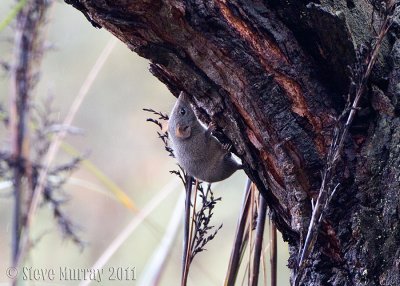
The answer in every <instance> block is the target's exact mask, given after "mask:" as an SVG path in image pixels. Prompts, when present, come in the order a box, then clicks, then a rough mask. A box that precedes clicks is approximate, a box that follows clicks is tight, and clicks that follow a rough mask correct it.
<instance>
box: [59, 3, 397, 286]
mask: <svg viewBox="0 0 400 286" xmlns="http://www.w3.org/2000/svg"><path fill="white" fill-rule="evenodd" d="M65 1H66V2H67V3H70V4H72V5H73V6H74V7H76V8H77V9H79V10H80V11H82V12H83V14H84V15H85V16H86V17H87V18H88V20H89V21H90V22H91V23H92V24H93V25H94V26H97V27H103V28H105V29H107V30H109V31H110V32H111V33H113V34H114V35H115V36H116V37H118V38H119V39H120V40H121V41H123V42H124V43H126V44H127V45H128V47H129V48H130V49H132V51H134V52H136V53H138V54H139V55H140V56H142V57H145V58H148V59H150V61H151V72H152V73H153V74H154V75H155V76H156V77H158V78H159V79H160V80H161V81H162V82H164V83H165V84H166V85H167V86H168V88H169V89H170V90H171V92H172V93H173V94H174V95H175V96H177V95H178V94H179V92H180V91H182V90H183V91H185V92H187V93H188V94H189V95H190V96H191V98H192V101H193V104H194V105H195V106H197V107H198V113H199V116H200V118H201V119H202V120H203V121H205V122H209V121H211V120H213V121H215V122H216V123H217V125H218V126H219V128H220V129H221V131H222V134H223V135H222V136H221V140H225V141H229V142H231V143H232V144H233V147H234V148H233V150H234V152H235V153H236V154H237V155H238V156H239V157H240V158H241V159H242V160H243V162H244V164H245V171H246V173H247V175H248V176H249V177H250V179H251V180H252V181H253V182H254V183H255V184H256V185H257V187H258V188H259V190H260V191H261V193H262V194H263V196H264V197H265V199H266V200H267V203H268V206H269V209H270V212H271V215H272V219H273V220H274V222H275V223H276V225H277V227H278V229H279V230H280V231H281V233H282V234H283V237H284V238H285V239H286V240H287V241H288V242H289V246H290V253H291V259H290V261H289V267H291V268H294V266H295V264H296V263H297V261H298V253H299V247H301V244H302V243H303V242H304V238H305V235H306V233H307V228H308V224H309V221H310V215H311V199H312V198H314V199H315V198H316V196H317V195H318V191H319V188H320V185H321V171H322V170H323V167H324V163H325V158H326V154H327V151H328V149H329V145H330V142H331V139H332V130H333V127H334V125H335V119H334V118H336V117H337V116H338V115H339V114H341V112H342V110H343V108H344V106H345V104H346V100H347V93H348V89H349V84H350V82H351V81H350V72H349V68H348V67H349V66H352V65H353V64H354V63H355V61H356V54H357V53H356V51H357V47H358V46H360V45H361V44H367V43H369V42H370V41H371V39H373V37H374V36H375V34H374V29H377V28H378V27H379V23H380V19H381V17H382V15H380V13H378V12H377V11H375V12H374V13H373V6H372V5H371V4H370V3H369V2H367V1H360V0H346V1H344V0H343V1H340V0H335V1H324V0H323V1H315V2H314V3H313V2H309V1H293V0H288V1H277V0H270V1H261V0H259V1H257V0H254V1H241V0H232V1H224V0H215V1H196V0H180V1H179V0H163V1H161V0H158V1H156V0H147V1H144V0H142V1H139V0H138V1H123V0H114V1H105V0H102V1H99V0H65ZM377 2H379V1H377ZM398 32H399V26H398V25H397V23H396V22H395V24H394V25H393V26H392V28H391V30H390V32H389V34H388V35H387V37H386V39H385V41H384V43H383V46H382V48H381V51H380V55H379V59H378V62H377V64H376V65H375V67H374V70H373V73H372V76H371V79H370V81H369V82H368V85H367V87H368V88H367V92H366V93H365V94H364V96H363V100H362V102H361V109H360V111H359V112H358V114H357V117H356V119H355V121H354V122H353V125H352V128H351V129H350V134H349V136H348V140H347V141H346V144H345V147H344V152H343V156H342V157H343V158H342V159H341V161H340V165H339V168H337V174H335V175H336V176H335V178H336V179H335V180H336V183H340V187H339V190H338V191H337V194H336V195H335V196H334V197H333V200H332V202H331V204H330V205H329V209H328V212H327V216H326V219H325V221H324V222H323V223H322V226H321V232H320V235H319V237H318V241H317V244H316V248H315V250H314V252H313V254H312V257H311V263H310V264H309V265H308V267H307V270H306V273H305V276H304V279H303V284H304V285H400V247H399V245H400V214H399V211H400V193H399V190H400V188H399V185H400V183H399V182H400V119H399V114H400V85H399V79H400V41H398V40H397V36H398Z"/></svg>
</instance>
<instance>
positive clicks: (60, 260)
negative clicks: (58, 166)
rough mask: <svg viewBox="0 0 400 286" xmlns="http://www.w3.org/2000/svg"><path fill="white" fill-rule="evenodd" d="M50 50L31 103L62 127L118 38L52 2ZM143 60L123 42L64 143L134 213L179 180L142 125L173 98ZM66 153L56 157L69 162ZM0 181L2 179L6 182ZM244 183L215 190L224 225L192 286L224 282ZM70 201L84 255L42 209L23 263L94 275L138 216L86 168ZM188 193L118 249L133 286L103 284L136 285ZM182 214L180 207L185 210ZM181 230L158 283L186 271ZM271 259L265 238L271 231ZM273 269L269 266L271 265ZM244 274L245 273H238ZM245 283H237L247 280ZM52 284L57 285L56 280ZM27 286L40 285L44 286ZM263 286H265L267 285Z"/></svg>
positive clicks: (4, 143) (1, 9)
mask: <svg viewBox="0 0 400 286" xmlns="http://www.w3.org/2000/svg"><path fill="white" fill-rule="evenodd" d="M14 5H15V1H11V0H2V1H0V21H1V20H2V19H3V18H4V17H6V15H7V14H8V13H9V12H10V10H11V9H12V7H14ZM13 27H14V25H13V23H11V24H10V25H9V26H8V27H7V28H6V29H5V30H3V31H2V32H1V33H0V60H1V61H4V62H10V61H11V59H12V48H13V34H14V33H13ZM47 30H48V35H47V43H48V44H47V46H48V47H51V48H50V49H49V50H48V51H46V53H45V55H44V58H43V64H42V67H41V69H40V70H41V74H40V81H39V83H38V85H37V87H36V88H35V91H34V102H35V104H41V103H43V102H45V101H47V100H48V99H49V97H53V107H54V108H55V110H57V112H56V115H57V117H58V118H59V120H60V121H62V120H63V119H64V117H65V116H66V114H67V111H68V109H69V107H70V105H71V103H72V102H73V100H74V98H75V97H76V95H77V94H78V91H79V89H80V88H81V85H82V84H83V83H84V81H85V78H86V77H87V75H88V73H89V71H90V70H91V69H92V67H93V65H94V64H95V62H96V60H97V58H98V57H99V55H100V54H101V52H102V50H103V49H104V47H105V46H106V45H107V43H109V41H110V39H111V38H112V35H111V34H109V33H108V32H107V31H105V30H103V29H100V30H99V29H95V28H93V27H92V26H91V25H90V24H89V22H88V21H87V20H86V19H85V17H84V16H83V15H82V14H81V13H80V12H78V11H77V10H75V9H73V8H72V6H70V5H66V4H65V3H64V2H62V1H56V2H55V3H54V5H53V7H52V8H51V12H50V18H49V21H48V24H47ZM148 67H149V63H148V61H147V60H145V59H142V58H140V57H138V56H137V55H136V54H135V53H133V52H131V51H130V50H129V49H128V48H127V47H126V46H125V45H124V44H122V43H120V42H118V43H117V44H116V46H115V47H114V48H113V50H112V52H111V54H110V56H109V58H108V59H107V61H106V63H105V65H104V67H103V68H102V69H101V70H100V72H99V74H98V76H97V78H96V80H95V82H94V83H93V85H92V87H91V88H90V90H89V92H88V94H87V96H86V98H85V100H84V102H83V103H82V106H81V107H80V109H79V111H78V113H77V114H76V117H75V119H74V121H73V126H75V127H78V128H81V129H82V130H83V134H82V135H77V136H68V138H67V139H66V141H67V143H69V144H70V145H72V146H73V147H74V148H75V149H76V150H78V151H79V152H80V153H82V154H88V159H89V160H90V162H91V163H93V164H94V166H95V167H96V168H97V169H99V170H101V172H103V173H104V176H106V177H107V178H108V179H110V180H111V181H112V182H113V183H114V184H116V185H117V186H119V188H120V189H122V190H123V191H124V192H125V193H126V194H127V195H128V196H129V198H130V199H131V200H132V201H133V202H134V203H135V205H136V206H137V208H138V209H142V208H143V207H145V206H146V204H147V203H148V202H149V201H151V200H152V199H153V198H155V197H157V196H160V194H159V193H160V191H161V190H163V188H164V189H165V186H168V185H171V181H176V177H175V176H173V175H171V174H170V173H169V170H173V169H176V165H175V162H174V160H173V159H172V158H171V157H168V154H167V153H166V152H165V151H164V147H163V144H162V142H161V141H160V140H159V139H158V138H157V134H156V131H158V129H157V127H156V126H155V125H153V124H151V123H148V122H146V118H148V117H150V116H151V114H149V113H146V112H144V111H142V109H143V108H153V109H155V110H157V111H162V112H164V113H169V111H170V110H171V108H172V106H173V104H174V101H175V98H174V97H173V96H172V95H171V94H170V93H169V92H168V90H167V89H166V87H165V86H163V85H162V84H161V83H160V82H159V81H158V80H157V79H156V78H155V77H153V76H152V75H151V74H150V72H149V71H148ZM0 103H1V104H2V105H3V106H5V107H6V109H7V108H8V107H7V105H8V103H9V78H8V75H7V72H6V71H4V70H2V71H1V72H0ZM0 128H1V129H0V136H1V137H0V139H1V140H0V143H1V148H2V149H3V150H4V149H9V139H8V136H9V134H8V132H7V130H6V129H5V128H4V126H1V127H0ZM68 157H69V155H68V154H66V153H65V152H63V151H60V152H59V160H60V161H62V159H63V158H68ZM0 179H1V178H0ZM245 182H246V176H245V174H244V172H243V171H241V172H237V173H236V174H234V175H233V176H232V177H231V178H229V179H227V180H225V181H223V182H221V183H219V184H218V185H217V186H215V187H214V188H213V190H214V193H215V196H217V197H222V201H221V202H219V203H218V204H217V205H216V207H215V210H214V212H215V215H214V217H213V224H214V225H220V224H221V223H223V228H222V229H221V230H220V232H219V233H218V235H217V236H216V237H215V238H214V239H213V240H212V241H211V242H210V243H209V244H208V245H207V247H206V248H207V251H205V252H202V253H200V254H198V255H197V256H196V258H195V260H194V263H193V265H192V267H191V271H190V274H189V285H222V281H223V279H224V277H225V273H226V270H227V265H228V262H229V257H230V251H231V248H232V244H233V238H234V235H235V229H236V222H237V218H238V215H239V211H240V208H241V202H242V195H243V189H244V187H245ZM2 183H3V185H2V186H3V187H2V188H1V190H0V229H1V231H0V284H1V285H9V279H8V278H7V276H6V273H5V270H6V269H7V267H9V265H10V256H11V254H10V244H11V233H10V227H11V222H12V196H11V194H10V192H11V189H10V188H5V187H4V182H2ZM65 191H66V194H67V196H68V198H69V200H68V202H67V203H65V204H64V206H63V210H65V213H66V214H67V216H68V217H69V218H70V219H71V220H72V221H73V222H74V224H75V226H76V227H77V228H78V229H79V231H78V234H79V237H80V238H81V239H82V240H83V241H84V242H86V245H85V247H84V249H83V250H81V249H80V248H79V247H78V246H77V245H76V244H74V243H73V242H71V241H70V240H68V239H64V238H63V236H62V234H61V233H60V231H59V229H58V227H57V224H56V223H55V221H54V218H53V214H52V212H51V210H50V209H49V208H48V207H46V206H43V207H41V208H40V210H39V211H38V213H37V216H36V217H35V220H34V224H33V228H32V238H33V239H34V241H35V245H34V247H33V249H32V251H31V252H30V254H29V256H28V259H27V262H26V265H28V266H33V267H34V268H55V267H56V268H58V267H70V268H89V267H91V266H93V264H94V263H95V262H96V261H97V259H98V258H99V257H100V256H101V255H102V254H103V252H104V251H105V250H106V249H107V247H108V246H109V245H110V244H111V243H112V241H113V240H114V239H115V238H116V237H118V235H120V234H121V232H123V230H124V229H125V228H126V227H127V225H129V224H130V222H131V221H132V219H133V218H134V217H135V213H134V211H132V209H129V208H127V207H126V206H125V205H123V204H122V203H121V202H120V201H119V200H117V199H115V196H114V195H113V193H112V192H110V190H109V188H107V186H106V185H104V182H103V181H102V180H99V176H98V175H96V174H94V173H93V171H92V170H90V168H87V167H85V166H84V165H81V166H80V168H79V169H78V170H77V171H76V172H74V173H73V174H72V176H71V177H70V180H69V181H68V183H67V184H66V186H65ZM182 192H183V189H182V187H181V185H179V187H178V188H176V190H175V191H173V192H171V193H169V194H168V196H167V197H166V199H165V200H164V201H162V203H161V204H160V205H158V206H157V207H156V208H155V210H154V211H153V212H151V214H150V215H149V217H148V218H147V219H146V220H145V222H143V223H140V224H139V225H138V227H137V228H136V229H135V231H134V232H133V233H132V234H131V235H130V236H129V237H128V238H127V239H126V240H124V241H123V243H122V244H121V247H120V248H119V249H118V250H117V251H116V252H115V254H113V255H112V257H111V258H110V259H109V260H108V261H107V263H106V265H105V266H104V267H103V268H108V267H123V268H127V267H135V268H136V278H137V279H136V281H134V282H133V283H132V282H131V281H130V282H126V281H114V282H111V281H107V280H106V281H102V282H101V285H114V284H118V285H139V282H140V279H141V278H143V277H142V276H143V275H144V273H145V271H146V265H148V263H149V260H150V258H151V257H152V255H153V252H154V250H155V249H156V248H157V247H158V245H159V243H160V241H161V239H162V237H163V234H164V232H165V230H166V228H167V225H168V222H169V220H170V218H171V215H172V212H173V211H174V208H175V204H176V202H177V200H178V197H180V194H181V193H182ZM182 208H183V205H182ZM181 232H182V230H180V231H179V233H178V237H177V238H176V239H175V240H174V243H173V249H172V252H171V255H170V256H169V260H168V263H167V267H166V269H165V273H164V274H163V276H162V279H161V283H160V285H179V283H180V273H181V252H182V238H181ZM265 237H266V240H265V244H264V245H265V246H266V251H267V253H268V251H269V250H268V237H269V236H268V231H266V233H265ZM278 246H279V251H278V253H279V257H278V285H289V272H288V270H287V267H286V264H287V258H288V250H287V244H286V243H284V242H283V241H282V240H281V238H279V244H278ZM265 267H266V268H267V269H268V267H269V263H267V264H266V265H265ZM242 276H243V275H242ZM241 279H242V277H240V278H239V281H241ZM55 282H56V281H55ZM51 284H52V285H77V284H78V283H77V281H70V282H68V281H59V282H57V283H51ZM26 285H41V284H40V283H38V282H32V283H28V282H26ZM260 285H268V284H262V283H260Z"/></svg>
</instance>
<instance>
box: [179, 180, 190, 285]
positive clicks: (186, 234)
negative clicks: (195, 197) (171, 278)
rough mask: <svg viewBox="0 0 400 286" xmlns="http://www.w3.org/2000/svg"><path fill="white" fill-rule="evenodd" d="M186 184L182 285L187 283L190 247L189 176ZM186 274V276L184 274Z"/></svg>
mask: <svg viewBox="0 0 400 286" xmlns="http://www.w3.org/2000/svg"><path fill="white" fill-rule="evenodd" d="M185 180H186V184H185V189H186V200H185V219H184V230H183V251H182V254H183V256H182V281H181V284H182V285H186V283H187V271H186V268H187V261H188V260H189V245H190V205H191V197H192V188H193V187H192V185H193V183H192V182H193V178H192V177H191V176H189V175H187V176H185ZM185 273H186V274H185Z"/></svg>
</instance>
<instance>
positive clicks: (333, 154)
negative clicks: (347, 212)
mask: <svg viewBox="0 0 400 286" xmlns="http://www.w3.org/2000/svg"><path fill="white" fill-rule="evenodd" d="M396 9H397V3H396V1H393V0H392V1H387V3H386V7H385V14H384V19H383V21H382V24H381V27H380V30H379V34H378V36H377V38H376V39H375V42H374V43H373V45H372V48H371V50H370V51H369V53H368V54H367V57H366V58H365V59H362V58H359V59H358V61H359V63H358V65H359V67H357V68H356V69H355V70H356V72H357V74H356V83H355V86H356V91H355V97H354V100H353V102H352V104H351V108H350V110H348V108H345V110H344V111H343V113H342V114H341V116H340V118H339V120H338V121H337V122H338V126H336V128H335V134H334V138H333V140H332V143H331V146H330V149H329V152H328V156H327V162H326V165H325V169H324V173H323V175H322V183H321V187H320V190H319V194H318V198H317V201H316V203H315V206H314V208H313V212H312V216H311V221H310V224H309V227H308V231H307V236H306V240H305V242H304V246H303V248H302V250H301V255H300V259H299V263H298V270H297V273H296V276H295V280H294V285H295V286H297V285H299V284H300V282H301V279H302V277H303V272H304V269H305V267H306V264H305V263H306V261H307V259H308V258H309V256H310V254H311V253H312V251H313V249H314V245H315V242H316V240H317V237H318V232H319V226H320V223H321V222H322V221H323V217H324V214H325V213H326V209H327V206H328V202H329V201H330V200H331V198H332V196H333V194H334V193H335V192H336V190H337V188H338V186H339V184H334V183H333V180H334V174H335V170H336V166H337V163H338V161H339V159H340V156H341V153H342V149H343V146H344V142H345V140H346V139H347V135H348V132H349V129H350V126H351V124H352V122H353V120H354V117H355V115H356V112H357V110H358V109H359V101H360V99H361V96H362V95H363V94H364V92H365V89H366V86H367V83H368V80H369V77H370V75H371V72H372V68H373V67H374V65H375V63H376V60H377V58H378V53H379V50H380V47H381V45H382V41H383V39H384V38H385V35H386V34H387V32H388V30H389V28H390V26H391V24H392V22H393V15H394V14H395V13H396ZM364 62H365V63H367V64H366V65H365V64H364ZM348 97H349V98H350V91H349V96H348ZM346 114H348V116H347V120H346V122H345V124H344V125H343V126H340V125H339V124H340V123H341V119H342V118H344V117H345V116H346Z"/></svg>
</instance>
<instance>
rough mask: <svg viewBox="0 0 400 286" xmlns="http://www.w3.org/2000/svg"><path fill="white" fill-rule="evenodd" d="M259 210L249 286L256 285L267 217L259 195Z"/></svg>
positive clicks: (265, 203) (263, 202)
mask: <svg viewBox="0 0 400 286" xmlns="http://www.w3.org/2000/svg"><path fill="white" fill-rule="evenodd" d="M259 197H260V199H259V208H258V216H257V227H256V237H255V242H254V254H253V265H252V269H251V271H250V272H251V277H250V284H249V285H250V286H257V285H258V277H259V273H260V260H261V252H262V243H263V240H264V228H265V220H266V215H267V202H266V200H265V198H264V196H261V195H259Z"/></svg>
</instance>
